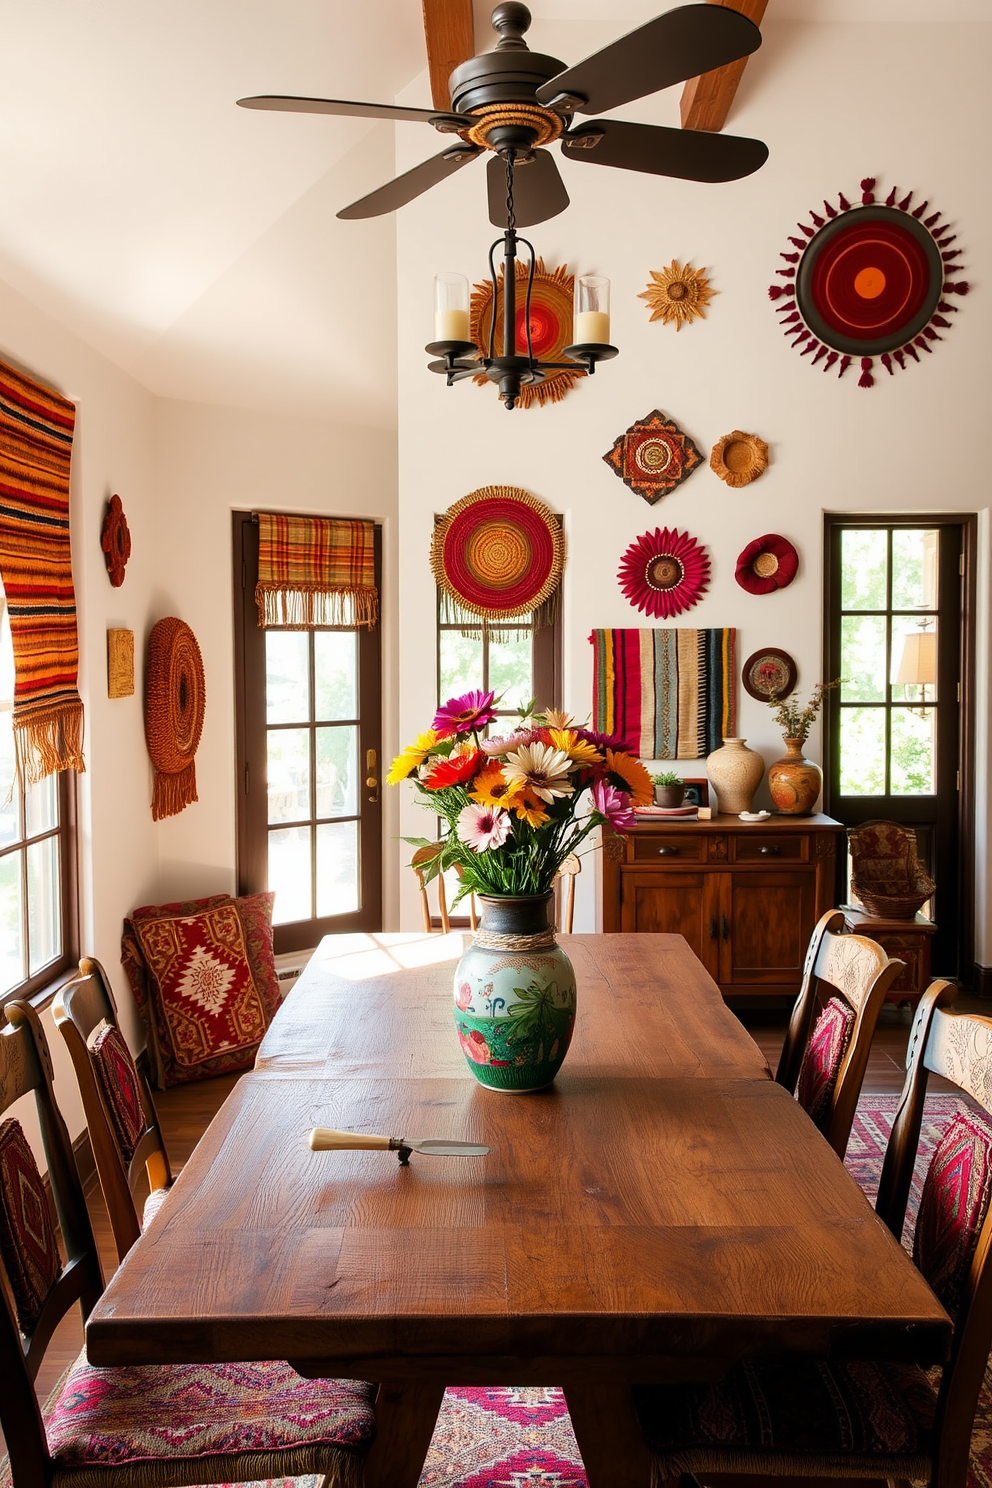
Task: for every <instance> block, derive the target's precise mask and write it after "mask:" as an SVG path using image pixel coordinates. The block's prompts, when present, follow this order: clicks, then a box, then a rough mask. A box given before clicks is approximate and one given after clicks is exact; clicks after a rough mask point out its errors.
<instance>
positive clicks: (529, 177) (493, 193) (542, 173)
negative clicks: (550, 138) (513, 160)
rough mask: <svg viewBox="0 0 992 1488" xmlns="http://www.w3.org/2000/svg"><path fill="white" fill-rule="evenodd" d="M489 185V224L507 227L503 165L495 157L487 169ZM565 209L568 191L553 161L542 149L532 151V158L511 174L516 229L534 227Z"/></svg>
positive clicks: (519, 164)
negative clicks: (533, 153) (533, 152)
mask: <svg viewBox="0 0 992 1488" xmlns="http://www.w3.org/2000/svg"><path fill="white" fill-rule="evenodd" d="M487 177H488V183H489V221H490V222H492V223H493V224H494V225H495V226H496V227H505V226H506V166H505V164H504V163H503V161H502V160H500V159H499V157H498V156H496V155H494V156H493V157H492V159H491V160H490V162H489V165H488V167H487ZM567 206H568V192H567V191H566V190H565V183H564V181H563V180H562V178H561V176H560V175H559V174H558V167H557V165H555V162H554V159H553V158H552V157H551V156H550V155H549V154H548V153H547V151H545V150H538V151H536V152H535V155H534V159H533V160H532V161H531V162H530V163H529V164H528V165H523V164H521V163H519V162H518V164H517V165H516V167H515V168H514V172H513V215H514V218H515V219H516V224H517V226H518V227H533V226H534V224H535V223H537V222H547V220H548V218H549V217H557V216H558V213H559V212H564V210H565V208H566V207H567Z"/></svg>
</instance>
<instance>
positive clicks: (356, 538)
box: [255, 512, 379, 630]
mask: <svg viewBox="0 0 992 1488" xmlns="http://www.w3.org/2000/svg"><path fill="white" fill-rule="evenodd" d="M374 542H375V524H374V523H373V522H352V521H347V520H339V519H337V518H333V519H332V518H328V517H286V516H282V515H279V514H276V513H273V512H259V513H258V583H257V584H256V586H255V600H256V603H257V604H258V623H259V625H262V626H268V625H281V626H285V627H286V629H288V630H309V629H311V627H312V626H314V625H347V626H353V627H357V626H359V625H367V626H368V628H369V629H370V630H371V629H372V627H373V626H374V625H375V624H376V622H377V620H378V618H379V592H378V590H377V589H376V583H375V548H374Z"/></svg>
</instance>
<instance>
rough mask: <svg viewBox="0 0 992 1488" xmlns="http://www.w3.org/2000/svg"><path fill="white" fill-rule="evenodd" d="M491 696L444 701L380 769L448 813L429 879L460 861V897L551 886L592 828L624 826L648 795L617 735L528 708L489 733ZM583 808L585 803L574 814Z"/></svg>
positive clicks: (645, 778) (643, 773) (421, 843)
mask: <svg viewBox="0 0 992 1488" xmlns="http://www.w3.org/2000/svg"><path fill="white" fill-rule="evenodd" d="M493 703H494V694H493V693H492V692H467V693H465V694H464V696H462V697H457V698H451V699H449V701H448V702H446V703H445V704H444V705H443V706H442V707H440V708H439V709H438V711H437V713H436V715H435V718H434V722H433V723H432V724H431V727H430V728H429V729H428V730H427V732H426V733H424V734H420V735H419V736H418V738H417V739H416V741H415V742H414V743H413V744H411V745H409V747H408V748H406V749H404V750H403V752H402V753H401V754H398V755H397V756H396V758H395V759H394V760H393V763H392V766H391V768H390V771H389V774H388V775H387V777H386V779H387V782H388V783H389V784H390V785H397V784H399V782H400V781H402V780H412V781H413V783H414V785H415V786H416V788H417V790H418V791H419V792H420V795H421V797H422V804H423V805H425V806H427V807H428V808H429V809H430V810H431V811H435V812H437V814H438V816H440V817H443V818H444V821H445V823H446V825H447V832H446V834H445V835H444V836H443V837H442V839H441V841H440V843H439V844H438V852H437V856H436V858H435V859H434V861H433V863H431V864H430V866H429V868H428V870H427V872H426V874H425V877H426V878H428V879H429V878H433V877H435V876H436V875H437V874H438V873H443V872H444V871H445V869H447V868H453V867H457V868H458V869H459V872H460V875H461V886H460V889H459V893H458V896H457V898H461V897H462V895H463V894H467V893H469V892H474V893H477V894H490V895H496V896H509V895H521V894H544V893H547V892H549V891H550V889H551V886H552V884H553V883H554V879H555V875H556V874H557V872H558V869H559V868H560V867H561V865H562V863H563V862H564V861H565V859H566V858H567V857H568V855H569V854H570V853H573V852H575V850H576V849H577V848H578V846H579V844H580V843H581V842H583V841H584V839H585V838H586V837H588V835H589V833H590V832H591V831H593V830H594V828H596V827H598V826H602V825H609V826H610V827H612V828H613V830H614V831H615V832H620V833H625V832H628V831H629V830H630V828H631V827H633V826H634V824H635V822H636V817H635V816H634V812H633V809H632V808H633V807H634V806H646V805H648V804H649V802H651V801H652V800H653V799H654V791H653V787H652V785H651V779H650V776H649V775H648V772H647V770H646V769H645V768H644V766H643V765H642V764H641V761H640V760H639V759H636V758H635V757H634V756H633V755H632V754H630V753H629V752H628V751H627V749H626V748H625V747H624V743H623V740H621V739H618V738H615V737H614V736H613V735H610V734H597V733H593V732H592V731H591V730H590V729H586V728H579V727H577V726H576V724H575V723H574V721H573V720H572V719H571V718H570V717H569V716H568V715H567V714H565V713H559V712H558V711H556V710H554V709H551V710H549V711H548V712H547V713H533V712H531V711H530V710H529V709H528V710H526V711H525V712H524V713H523V714H522V715H521V717H520V722H519V725H518V727H516V728H515V729H514V730H513V732H512V733H510V734H508V735H506V736H505V737H502V738H485V737H484V736H483V735H484V730H485V729H486V728H487V727H488V725H489V724H490V723H492V722H493V721H494V720H495V716H496V715H495V713H494V711H493ZM580 806H581V807H583V808H585V807H588V810H587V811H586V810H584V809H583V811H582V812H581V814H580ZM405 840H406V841H408V842H411V843H413V844H414V845H415V846H418V847H426V846H429V845H430V844H429V842H428V839H426V838H406V839H405Z"/></svg>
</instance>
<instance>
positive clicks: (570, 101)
mask: <svg viewBox="0 0 992 1488" xmlns="http://www.w3.org/2000/svg"><path fill="white" fill-rule="evenodd" d="M530 22H531V15H530V11H529V10H528V9H527V7H526V5H521V4H518V3H516V0H505V3H503V4H501V5H497V6H496V8H495V10H494V11H493V13H492V26H493V30H494V31H495V32H496V33H497V35H498V37H499V40H498V41H497V43H496V47H495V50H494V51H491V52H482V53H480V54H479V55H478V56H477V57H472V58H470V59H469V60H468V61H467V62H463V63H461V65H460V66H458V67H456V68H455V70H454V71H453V72H452V74H451V111H450V112H444V111H440V110H437V109H414V108H401V107H399V106H397V105H394V104H383V103H353V102H349V101H347V100H343V99H334V98H289V97H280V96H276V95H271V94H265V95H262V96H260V97H256V98H239V99H238V103H239V104H240V106H241V107H242V108H252V109H272V110H276V111H280V112H285V113H303V114H339V115H340V114H343V115H348V116H351V117H357V118H365V119H406V120H409V121H410V122H413V123H423V124H431V125H433V127H434V128H435V129H436V130H438V132H439V133H440V134H450V135H457V136H458V139H457V142H455V141H452V142H451V143H450V144H449V145H448V146H447V148H446V149H444V150H442V151H441V153H440V154H439V155H435V156H433V157H432V158H431V159H430V160H425V161H424V162H423V163H422V164H421V165H416V166H414V167H413V169H412V170H408V171H406V172H405V173H404V174H403V175H401V176H397V177H396V179H395V180H393V181H389V182H387V184H386V185H385V186H380V187H379V188H378V189H377V190H375V191H372V192H370V193H369V194H368V195H367V196H363V197H362V198H361V199H360V200H359V201H356V202H352V203H351V205H350V206H347V207H344V208H342V210H341V211H340V212H338V214H337V215H338V216H339V217H342V218H345V219H353V218H361V217H378V216H380V215H381V214H382V213H385V212H394V211H396V209H397V208H398V207H402V206H404V205H405V204H406V203H407V202H409V201H412V200H413V199H414V197H417V196H420V195H421V193H422V192H424V191H427V190H428V189H429V188H430V187H431V186H435V185H437V183H438V182H439V181H443V180H444V179H445V178H446V177H447V176H450V175H452V174H453V173H454V172H455V171H457V170H460V169H461V167H462V166H463V165H466V164H467V163H468V161H470V160H474V159H475V158H476V157H477V156H479V155H482V154H484V153H485V151H487V150H488V151H490V152H492V158H491V159H490V161H489V170H488V190H489V220H490V221H491V222H492V223H494V224H495V225H496V226H497V227H499V226H502V224H503V221H504V217H505V213H506V208H505V196H506V168H505V163H504V162H508V163H511V164H512V165H516V166H526V169H522V170H521V171H520V174H519V176H518V177H517V180H516V186H515V202H514V205H515V213H516V224H517V226H519V227H529V226H532V225H533V224H535V223H538V222H545V221H547V219H548V218H549V217H555V216H557V214H558V213H559V212H563V211H564V210H565V208H566V207H567V206H568V193H567V192H566V190H565V185H564V182H563V181H562V179H561V176H560V174H559V172H558V167H557V166H556V165H555V162H554V160H553V158H552V157H551V156H550V155H549V154H548V153H547V152H546V150H545V149H543V148H542V147H543V146H546V145H551V144H554V142H555V141H556V140H557V141H560V143H561V150H562V154H563V155H564V156H565V158H566V159H568V160H580V161H583V160H584V161H586V162H587V163H589V164H590V165H609V166H618V167H620V168H622V169H624V170H635V171H644V172H647V173H648V174H650V175H656V176H676V177H679V178H681V179H683V180H688V181H736V180H739V179H740V178H741V177H742V176H749V175H750V174H751V173H752V171H756V170H757V169H758V168H759V167H760V166H762V165H763V164H764V163H765V161H766V160H767V158H768V148H767V146H766V145H764V144H762V142H761V140H755V139H746V138H744V137H743V136H740V135H726V134H713V133H710V132H708V131H704V130H688V129H666V128H662V127H660V126H656V125H650V124H633V123H628V122H627V121H626V120H620V119H590V120H588V121H586V122H583V123H580V124H577V125H576V124H573V117H574V115H576V114H594V113H599V112H601V111H603V110H606V109H612V108H618V107H619V106H620V105H621V104H624V103H630V102H631V101H632V100H633V99H635V98H643V97H645V96H646V95H647V94H650V93H656V92H658V91H660V90H661V89H662V88H669V87H671V86H672V85H673V84H674V83H680V82H684V81H685V80H686V78H691V77H698V76H699V75H700V74H701V73H704V72H711V71H713V69H714V68H717V67H722V66H724V65H725V64H726V63H728V62H734V61H736V60H737V59H738V58H740V57H747V56H749V55H750V53H751V52H753V51H756V50H757V48H758V47H759V46H760V45H761V32H760V31H759V30H758V27H757V26H755V25H754V24H753V23H752V22H751V21H749V20H748V19H747V18H746V17H745V16H743V15H741V14H740V13H739V12H738V11H736V10H730V9H728V8H727V7H726V6H724V5H708V4H694V5H682V6H679V7H678V8H677V9H676V10H669V11H666V12H665V14H664V15H660V16H656V17H655V19H654V20H653V21H648V22H647V24H646V25H644V26H639V27H638V28H637V30H635V31H631V32H630V33H629V34H628V35H627V36H623V37H621V38H620V39H619V40H618V41H614V42H613V43H612V44H611V45H610V46H608V47H604V48H603V50H602V51H600V52H596V53H594V54H593V56H591V57H587V58H586V60H585V61H584V62H579V63H578V64H577V65H576V66H575V67H566V66H565V64H564V63H563V62H560V61H559V60H558V58H557V57H549V56H545V55H544V54H543V53H541V52H532V51H531V50H530V48H529V47H528V45H527V43H526V41H525V40H524V34H525V32H526V31H527V29H528V28H529V26H530ZM499 156H502V157H503V159H502V160H500V159H498V158H496V157H499Z"/></svg>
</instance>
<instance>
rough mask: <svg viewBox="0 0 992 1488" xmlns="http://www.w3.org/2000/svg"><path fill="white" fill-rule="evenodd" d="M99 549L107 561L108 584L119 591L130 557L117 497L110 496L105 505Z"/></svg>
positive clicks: (128, 542) (128, 535)
mask: <svg viewBox="0 0 992 1488" xmlns="http://www.w3.org/2000/svg"><path fill="white" fill-rule="evenodd" d="M100 547H101V548H102V549H103V555H104V558H105V559H106V561H107V573H108V574H109V575H110V582H111V584H112V585H113V587H114V588H115V589H119V588H120V587H121V585H122V584H123V582H124V570H125V568H126V567H127V560H128V559H129V558H130V556H131V534H130V532H129V531H128V525H127V517H126V516H125V515H124V508H123V507H122V506H121V498H120V497H119V496H111V498H110V501H109V502H108V504H107V514H106V516H105V517H104V519H103V527H102V529H101V531H100Z"/></svg>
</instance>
